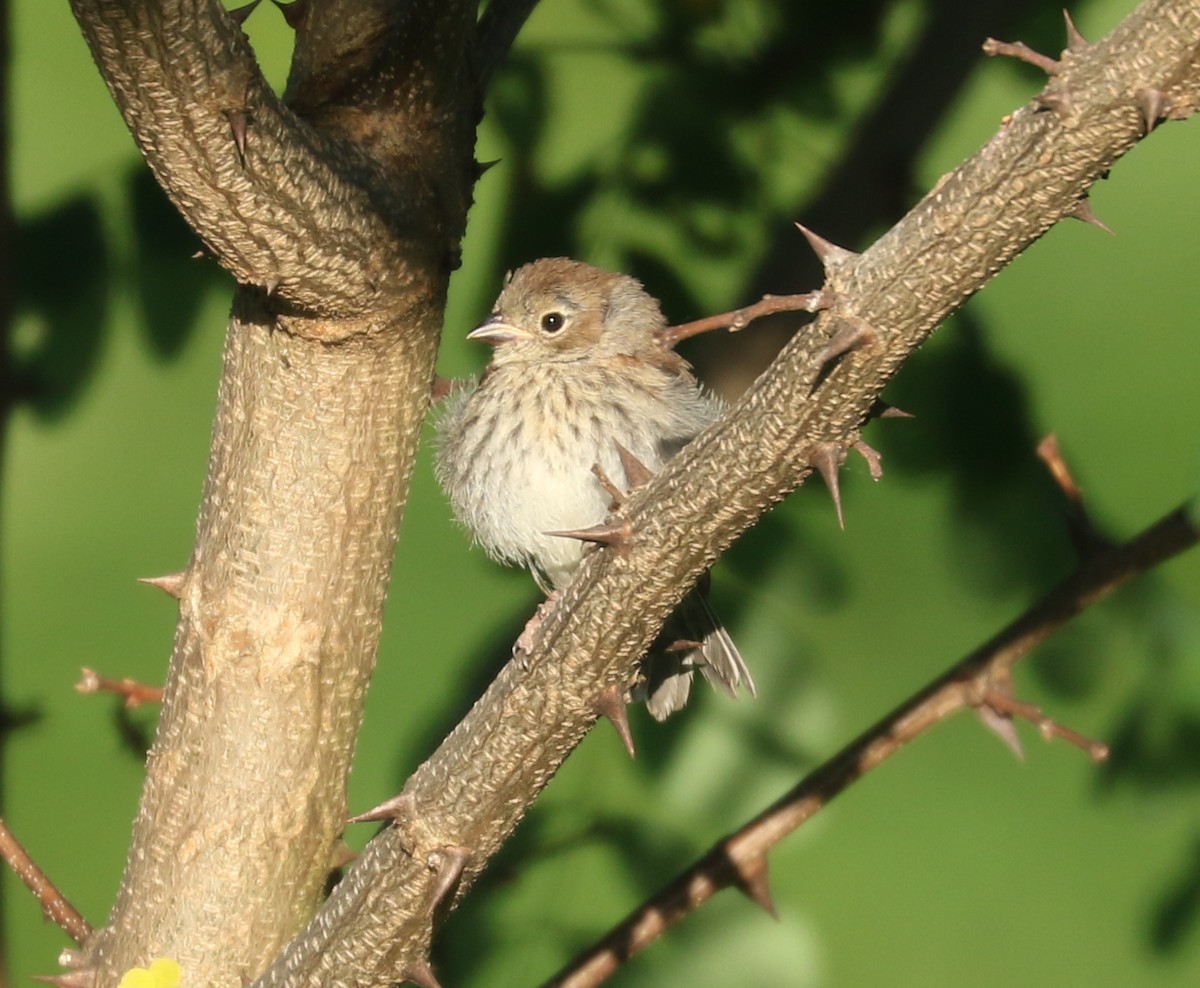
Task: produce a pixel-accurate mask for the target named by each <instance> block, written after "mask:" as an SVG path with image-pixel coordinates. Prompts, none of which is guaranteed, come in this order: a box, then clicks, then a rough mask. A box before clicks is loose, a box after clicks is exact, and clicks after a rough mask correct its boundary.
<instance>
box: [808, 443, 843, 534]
mask: <svg viewBox="0 0 1200 988" xmlns="http://www.w3.org/2000/svg"><path fill="white" fill-rule="evenodd" d="M844 457H845V453H844V452H843V451H842V448H841V447H840V446H838V445H837V444H836V443H822V444H821V445H820V446H818V447H817V448H816V449H815V450H813V455H812V465H813V466H814V467H816V469H817V472H818V473H820V474H821V478H822V479H823V480H824V481H825V486H826V487H827V488H829V496H830V497H831V498H833V507H834V509H835V510H836V511H837V520H838V527H839V528H841V529H843V530H844V529H845V528H846V520H845V519H844V518H843V517H842V491H841V486H840V485H839V484H838V470H840V469H841V466H842V460H843V459H844Z"/></svg>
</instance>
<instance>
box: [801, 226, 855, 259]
mask: <svg viewBox="0 0 1200 988" xmlns="http://www.w3.org/2000/svg"><path fill="white" fill-rule="evenodd" d="M796 229H797V230H799V231H800V232H801V233H803V234H804V239H805V240H807V241H808V245H809V246H810V247H811V248H812V249H813V253H814V254H816V255H817V259H818V260H819V261H820V262H821V267H823V268H824V269H825V270H826V271H829V269H830V268H837V267H841V266H842V265H843V264H845V263H846V262H847V261H852V260H854V259H855V258H856V257H858V255H857V254H856V253H855V252H854V251H852V250H847V249H846V248H845V247H839V246H838V245H837V244H835V243H831V242H830V241H828V240H826V239H825V238H824V237H822V236H820V235H819V234H816V233H813V232H812V230H810V229H809V228H808V227H806V226H804V225H802V224H800V223H797V224H796Z"/></svg>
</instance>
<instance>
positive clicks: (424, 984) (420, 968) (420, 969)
mask: <svg viewBox="0 0 1200 988" xmlns="http://www.w3.org/2000/svg"><path fill="white" fill-rule="evenodd" d="M401 978H403V979H404V980H405V981H407V982H409V983H410V984H414V985H420V988H442V984H441V982H440V981H438V979H437V978H435V977H434V976H433V968H431V967H430V966H429V961H427V960H425V959H424V958H422V959H421V960H419V961H413V962H412V963H411V964H409V965H408V967H406V968H405V969H404V972H403V974H401Z"/></svg>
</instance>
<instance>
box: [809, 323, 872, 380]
mask: <svg viewBox="0 0 1200 988" xmlns="http://www.w3.org/2000/svg"><path fill="white" fill-rule="evenodd" d="M878 339H879V336H878V334H876V332H875V330H873V329H872V328H871V326H870V325H869V324H868V323H866V322H864V321H863V320H862V319H858V318H856V317H854V316H844V317H843V321H842V324H841V326H840V327H839V328H838V331H837V332H836V333H834V334H833V338H832V339H830V341H829V342H828V343H826V344H825V345H824V346H823V347H821V349H820V350H818V351H817V355H816V356H815V357H814V358H813V360H814V362H815V363H816V365H817V366H818V367H820V368H824V367H825V365H826V364H828V363H829V362H830V361H831V360H836V359H837V358H838V357H841V356H844V355H845V354H847V353H849V352H850V351H851V350H860V349H862V348H863V347H866V346H871V345H872V344H873V343H875V341H876V340H878Z"/></svg>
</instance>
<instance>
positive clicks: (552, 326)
mask: <svg viewBox="0 0 1200 988" xmlns="http://www.w3.org/2000/svg"><path fill="white" fill-rule="evenodd" d="M566 321H567V319H566V316H564V315H563V314H562V313H561V312H547V313H546V314H545V315H544V316H542V330H543V332H546V333H557V332H558V331H559V330H560V329H562V328H563V323H565V322H566Z"/></svg>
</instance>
